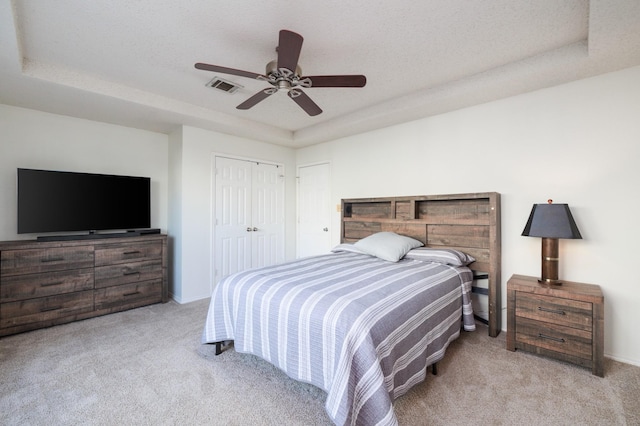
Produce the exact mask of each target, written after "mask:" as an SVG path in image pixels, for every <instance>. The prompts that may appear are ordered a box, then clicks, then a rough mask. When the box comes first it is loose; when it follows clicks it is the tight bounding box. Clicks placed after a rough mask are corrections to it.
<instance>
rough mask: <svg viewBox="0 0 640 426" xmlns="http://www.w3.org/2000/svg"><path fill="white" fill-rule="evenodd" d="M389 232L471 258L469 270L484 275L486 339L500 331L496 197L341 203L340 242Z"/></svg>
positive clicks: (486, 194) (484, 194)
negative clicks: (485, 287) (453, 249)
mask: <svg viewBox="0 0 640 426" xmlns="http://www.w3.org/2000/svg"><path fill="white" fill-rule="evenodd" d="M382 231H390V232H395V233H397V234H401V235H406V236H409V237H412V238H415V239H416V240H420V241H422V242H423V243H424V244H425V245H426V246H428V247H441V248H455V249H457V250H460V251H463V252H465V253H468V254H470V255H472V256H473V257H474V258H475V259H476V261H475V262H474V263H472V264H471V265H469V268H471V269H472V270H473V271H475V272H476V273H479V272H483V273H486V274H488V280H489V290H488V297H489V320H488V325H489V335H490V336H491V337H496V336H497V335H498V334H499V333H500V329H501V318H502V309H501V300H502V299H501V295H500V287H501V279H500V264H501V254H500V250H501V249H500V194H499V193H497V192H481V193H472V194H453V195H420V196H411V197H379V198H351V199H343V200H342V221H341V229H340V241H341V242H343V243H348V242H356V241H358V240H359V239H361V238H364V237H366V236H369V235H371V234H374V233H376V232H382Z"/></svg>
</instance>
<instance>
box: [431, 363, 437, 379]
mask: <svg viewBox="0 0 640 426" xmlns="http://www.w3.org/2000/svg"><path fill="white" fill-rule="evenodd" d="M431 374H433V375H434V376H437V375H438V363H437V362H435V363H433V364H431Z"/></svg>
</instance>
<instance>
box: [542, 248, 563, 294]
mask: <svg viewBox="0 0 640 426" xmlns="http://www.w3.org/2000/svg"><path fill="white" fill-rule="evenodd" d="M559 262H560V258H559V256H558V239H557V238H543V239H542V273H541V274H540V279H538V282H539V283H543V284H548V285H561V284H562V282H561V281H560V280H559V279H558V263H559Z"/></svg>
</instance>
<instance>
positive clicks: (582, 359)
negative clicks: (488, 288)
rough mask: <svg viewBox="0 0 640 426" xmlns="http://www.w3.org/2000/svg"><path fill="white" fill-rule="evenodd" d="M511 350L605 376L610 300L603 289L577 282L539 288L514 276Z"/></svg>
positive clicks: (509, 313) (509, 296)
mask: <svg viewBox="0 0 640 426" xmlns="http://www.w3.org/2000/svg"><path fill="white" fill-rule="evenodd" d="M507 349H508V350H510V351H515V350H516V349H522V350H526V351H529V352H534V353H537V354H540V355H545V356H549V357H552V358H556V359H560V360H563V361H568V362H571V363H574V364H578V365H581V366H583V367H587V368H590V369H591V372H592V373H593V374H595V375H597V376H600V377H603V376H604V296H603V295H602V290H601V289H600V286H598V285H594V284H584V283H577V282H571V281H563V282H562V285H559V286H549V285H544V284H539V283H538V279H537V278H536V277H529V276H524V275H513V276H512V277H511V278H510V279H509V281H508V282H507Z"/></svg>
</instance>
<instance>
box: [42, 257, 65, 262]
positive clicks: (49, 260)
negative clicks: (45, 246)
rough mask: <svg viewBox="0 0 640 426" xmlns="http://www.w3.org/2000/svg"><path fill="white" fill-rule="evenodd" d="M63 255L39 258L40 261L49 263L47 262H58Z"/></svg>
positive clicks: (61, 259) (62, 258)
mask: <svg viewBox="0 0 640 426" xmlns="http://www.w3.org/2000/svg"><path fill="white" fill-rule="evenodd" d="M63 260H64V257H50V258H47V259H40V262H42V263H49V262H60V261H63Z"/></svg>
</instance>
